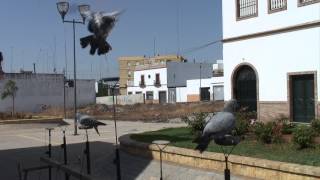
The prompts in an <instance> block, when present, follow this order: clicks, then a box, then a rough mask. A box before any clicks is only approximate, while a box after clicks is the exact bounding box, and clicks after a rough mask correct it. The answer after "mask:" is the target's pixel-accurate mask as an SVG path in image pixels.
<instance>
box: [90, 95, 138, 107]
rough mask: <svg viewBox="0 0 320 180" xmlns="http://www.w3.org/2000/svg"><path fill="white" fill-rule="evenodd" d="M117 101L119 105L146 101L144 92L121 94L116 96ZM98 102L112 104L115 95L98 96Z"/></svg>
mask: <svg viewBox="0 0 320 180" xmlns="http://www.w3.org/2000/svg"><path fill="white" fill-rule="evenodd" d="M115 101H116V102H115V103H116V104H119V105H133V104H138V103H144V96H143V94H132V95H121V96H116V97H115ZM96 103H97V104H105V105H112V104H113V97H112V96H104V97H97V98H96Z"/></svg>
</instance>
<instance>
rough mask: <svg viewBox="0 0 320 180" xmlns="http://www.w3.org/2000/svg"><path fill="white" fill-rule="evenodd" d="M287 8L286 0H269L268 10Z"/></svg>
mask: <svg viewBox="0 0 320 180" xmlns="http://www.w3.org/2000/svg"><path fill="white" fill-rule="evenodd" d="M283 9H287V0H269V11H271V12H273V11H279V10H283Z"/></svg>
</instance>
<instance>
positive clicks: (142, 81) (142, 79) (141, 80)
mask: <svg viewBox="0 0 320 180" xmlns="http://www.w3.org/2000/svg"><path fill="white" fill-rule="evenodd" d="M139 85H140V87H144V86H145V83H144V75H141V77H140V83H139Z"/></svg>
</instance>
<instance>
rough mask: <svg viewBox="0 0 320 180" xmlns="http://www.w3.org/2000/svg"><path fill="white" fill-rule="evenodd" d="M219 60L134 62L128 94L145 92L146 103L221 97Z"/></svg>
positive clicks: (221, 82) (207, 99) (191, 100)
mask: <svg viewBox="0 0 320 180" xmlns="http://www.w3.org/2000/svg"><path fill="white" fill-rule="evenodd" d="M219 62H220V61H219ZM221 63H222V62H220V63H219V66H218V64H215V65H213V64H210V63H185V62H167V63H165V64H163V63H160V64H152V65H143V66H137V67H136V69H135V71H134V80H133V81H128V84H127V91H128V95H130V94H144V95H145V99H146V102H147V103H148V102H152V103H167V102H169V103H176V102H195V101H200V100H201V101H213V100H223V77H222V75H223V70H222V69H221V68H222V66H221ZM213 68H215V69H213Z"/></svg>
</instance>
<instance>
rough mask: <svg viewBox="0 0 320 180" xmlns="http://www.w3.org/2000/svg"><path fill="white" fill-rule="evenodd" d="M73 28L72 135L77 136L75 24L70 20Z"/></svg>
mask: <svg viewBox="0 0 320 180" xmlns="http://www.w3.org/2000/svg"><path fill="white" fill-rule="evenodd" d="M72 25H73V26H72V27H73V75H74V82H73V85H74V87H73V88H74V135H78V127H77V70H76V22H75V20H74V19H73V20H72Z"/></svg>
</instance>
